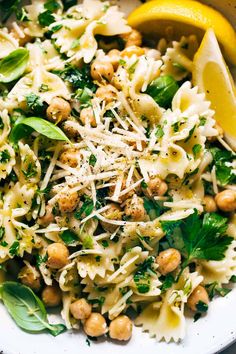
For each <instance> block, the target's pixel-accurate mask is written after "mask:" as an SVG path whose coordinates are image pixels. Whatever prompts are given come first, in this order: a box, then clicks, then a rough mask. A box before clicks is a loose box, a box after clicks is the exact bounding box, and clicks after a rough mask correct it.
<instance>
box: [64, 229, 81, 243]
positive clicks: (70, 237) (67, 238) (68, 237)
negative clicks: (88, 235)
mask: <svg viewBox="0 0 236 354" xmlns="http://www.w3.org/2000/svg"><path fill="white" fill-rule="evenodd" d="M60 238H61V239H62V240H63V241H64V242H65V244H67V245H71V244H73V243H74V242H75V241H78V236H77V235H76V233H75V232H73V231H71V230H64V231H62V232H61V234H60Z"/></svg>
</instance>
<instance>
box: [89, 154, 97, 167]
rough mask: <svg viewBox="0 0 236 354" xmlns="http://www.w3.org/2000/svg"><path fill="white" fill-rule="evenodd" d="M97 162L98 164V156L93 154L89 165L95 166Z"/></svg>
mask: <svg viewBox="0 0 236 354" xmlns="http://www.w3.org/2000/svg"><path fill="white" fill-rule="evenodd" d="M96 162H97V158H96V156H95V155H93V154H91V155H90V156H89V164H90V166H93V167H94V166H95V165H96Z"/></svg>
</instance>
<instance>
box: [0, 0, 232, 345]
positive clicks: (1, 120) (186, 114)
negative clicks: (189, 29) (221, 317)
mask: <svg viewBox="0 0 236 354" xmlns="http://www.w3.org/2000/svg"><path fill="white" fill-rule="evenodd" d="M68 3H69V2H68ZM63 4H64V5H63ZM69 5H71V6H69ZM69 5H67V4H66V6H68V7H66V6H65V2H64V1H62V2H61V1H51V0H50V1H46V0H45V1H32V2H31V4H27V5H26V6H23V7H22V9H21V11H20V12H19V13H17V16H16V18H14V19H13V21H12V22H11V23H10V22H9V23H8V22H7V24H6V27H4V28H2V29H1V31H0V58H4V59H1V60H2V61H0V133H1V134H0V266H1V267H0V269H5V265H6V269H7V270H8V273H9V274H6V279H5V282H4V283H3V284H5V285H3V286H10V285H11V286H13V285H14V286H16V287H17V289H18V288H20V289H21V290H22V289H23V291H29V292H30V294H31V296H34V295H33V292H34V293H35V294H36V295H37V296H38V297H39V298H41V299H42V303H41V302H40V306H41V307H40V308H41V309H43V304H44V305H45V306H46V307H58V308H60V314H61V320H62V321H63V322H64V325H63V324H60V325H58V326H56V329H55V327H53V325H49V324H48V326H49V327H47V329H48V330H49V331H53V332H51V333H53V334H54V335H57V334H59V333H61V332H62V331H64V330H66V329H68V330H71V329H73V330H74V331H79V330H80V328H83V329H84V331H85V333H86V334H87V335H88V336H91V337H98V336H100V335H105V336H106V335H107V333H109V336H110V338H111V339H119V340H128V339H129V338H130V336H131V332H132V320H131V317H130V315H129V314H130V312H132V314H133V317H134V321H133V322H134V324H135V325H137V326H141V327H142V328H141V329H140V331H141V330H142V331H143V332H148V334H149V336H150V337H154V338H155V339H156V340H157V341H162V340H164V341H166V342H170V341H174V342H178V341H181V340H184V337H185V335H187V328H186V309H187V308H188V309H190V311H191V313H192V315H193V316H194V314H195V315H196V316H197V317H199V318H200V317H201V315H203V314H204V313H206V312H207V310H208V306H210V300H212V298H213V297H214V295H215V293H218V294H221V295H222V294H223V295H225V294H226V293H228V291H229V290H228V286H229V284H230V283H232V281H234V282H235V276H236V253H235V242H236V241H235V238H236V227H235V215H234V214H235V209H236V204H235V202H234V201H235V181H236V164H235V160H236V158H235V152H234V151H233V149H232V147H231V145H229V143H228V142H226V141H225V140H224V136H223V132H222V130H221V129H220V128H219V126H217V123H216V120H215V111H214V110H213V109H212V104H211V102H210V101H208V100H207V99H206V96H205V94H203V93H201V92H200V90H199V88H198V87H196V86H194V83H193V80H192V69H193V58H194V55H195V53H196V51H197V50H198V47H199V43H198V40H197V38H196V37H195V36H194V35H190V36H185V37H182V38H179V40H178V41H177V40H175V41H173V40H171V36H170V34H171V33H169V32H170V31H169V30H168V28H167V29H166V31H165V32H166V37H165V38H162V39H160V40H156V41H153V42H152V41H147V42H146V41H145V38H142V34H141V33H139V32H138V31H137V30H134V29H132V28H131V27H130V26H129V25H128V23H127V20H126V19H125V16H124V14H123V13H122V12H121V11H120V10H119V7H118V6H116V5H114V3H113V2H112V3H110V2H108V1H106V2H104V1H98V0H84V1H83V2H82V3H79V4H77V3H76V2H73V4H72V2H71V4H69ZM72 5H73V6H72ZM63 6H64V7H63ZM19 14H20V15H19ZM146 43H148V45H146ZM9 55H10V60H9ZM8 61H9V62H10V64H8V65H9V67H8V68H7V69H8V71H9V72H7V74H6V73H5V72H4V71H1V70H2V69H1V63H3V64H4V63H5V62H8ZM4 65H5V64H4ZM4 65H3V67H4ZM9 73H10V74H9ZM1 81H2V82H1ZM225 198H226V199H227V202H225V200H226V199H225ZM14 267H15V268H16V270H15V271H12V269H14ZM4 274H5V273H4ZM8 276H10V278H11V280H14V282H13V281H12V282H11V283H10V285H9V279H8ZM12 284H13V285H12ZM225 284H228V285H227V288H224V286H225ZM1 289H2V285H1V286H0V294H1ZM30 289H31V290H30ZM222 289H223V290H222ZM0 297H1V296H0ZM34 299H38V298H35V297H34ZM37 301H38V300H37ZM43 311H44V310H43ZM45 313H46V311H45ZM45 316H46V315H45ZM195 318H196V317H195ZM45 321H46V320H45ZM93 321H95V322H96V326H94V325H93V324H94V322H93ZM114 326H115V329H117V327H116V326H118V327H119V326H120V327H119V328H118V329H119V331H118V332H119V335H118V337H117V335H114ZM40 328H41V327H40ZM43 328H44V327H43ZM54 330H55V331H54ZM37 331H39V330H38V329H37ZM120 333H123V334H122V335H121V334H120Z"/></svg>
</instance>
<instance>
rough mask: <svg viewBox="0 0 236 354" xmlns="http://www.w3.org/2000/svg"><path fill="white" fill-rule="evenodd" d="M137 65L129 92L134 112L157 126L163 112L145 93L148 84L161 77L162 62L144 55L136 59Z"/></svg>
mask: <svg viewBox="0 0 236 354" xmlns="http://www.w3.org/2000/svg"><path fill="white" fill-rule="evenodd" d="M135 63H137V64H136V66H135V71H134V74H133V78H132V80H131V82H130V90H129V95H130V98H131V102H132V106H133V110H134V113H135V114H136V115H137V116H138V117H140V118H141V117H145V118H146V119H148V120H149V121H150V122H151V123H153V124H155V123H157V122H158V120H159V119H160V117H161V114H162V110H161V109H160V107H159V106H158V104H157V103H156V102H155V101H154V99H153V98H152V97H151V96H150V95H148V94H146V93H144V91H146V89H147V86H148V84H149V83H150V82H151V81H152V80H154V79H156V78H157V77H158V76H159V74H160V67H161V60H157V61H155V60H154V59H153V58H148V57H146V56H144V55H143V56H141V57H140V58H138V59H136V62H135ZM135 63H134V64H135ZM134 64H133V65H134ZM129 70H130V69H128V71H129ZM131 75H132V74H131Z"/></svg>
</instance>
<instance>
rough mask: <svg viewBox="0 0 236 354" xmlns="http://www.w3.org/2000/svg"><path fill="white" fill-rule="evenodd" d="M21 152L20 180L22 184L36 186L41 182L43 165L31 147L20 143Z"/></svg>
mask: <svg viewBox="0 0 236 354" xmlns="http://www.w3.org/2000/svg"><path fill="white" fill-rule="evenodd" d="M19 151H20V158H21V164H20V166H19V180H20V182H21V183H22V184H24V183H31V184H36V183H38V182H39V181H40V177H41V165H40V162H39V160H38V158H37V156H36V155H35V154H34V152H33V150H31V149H30V147H29V145H27V144H23V143H22V142H19Z"/></svg>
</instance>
